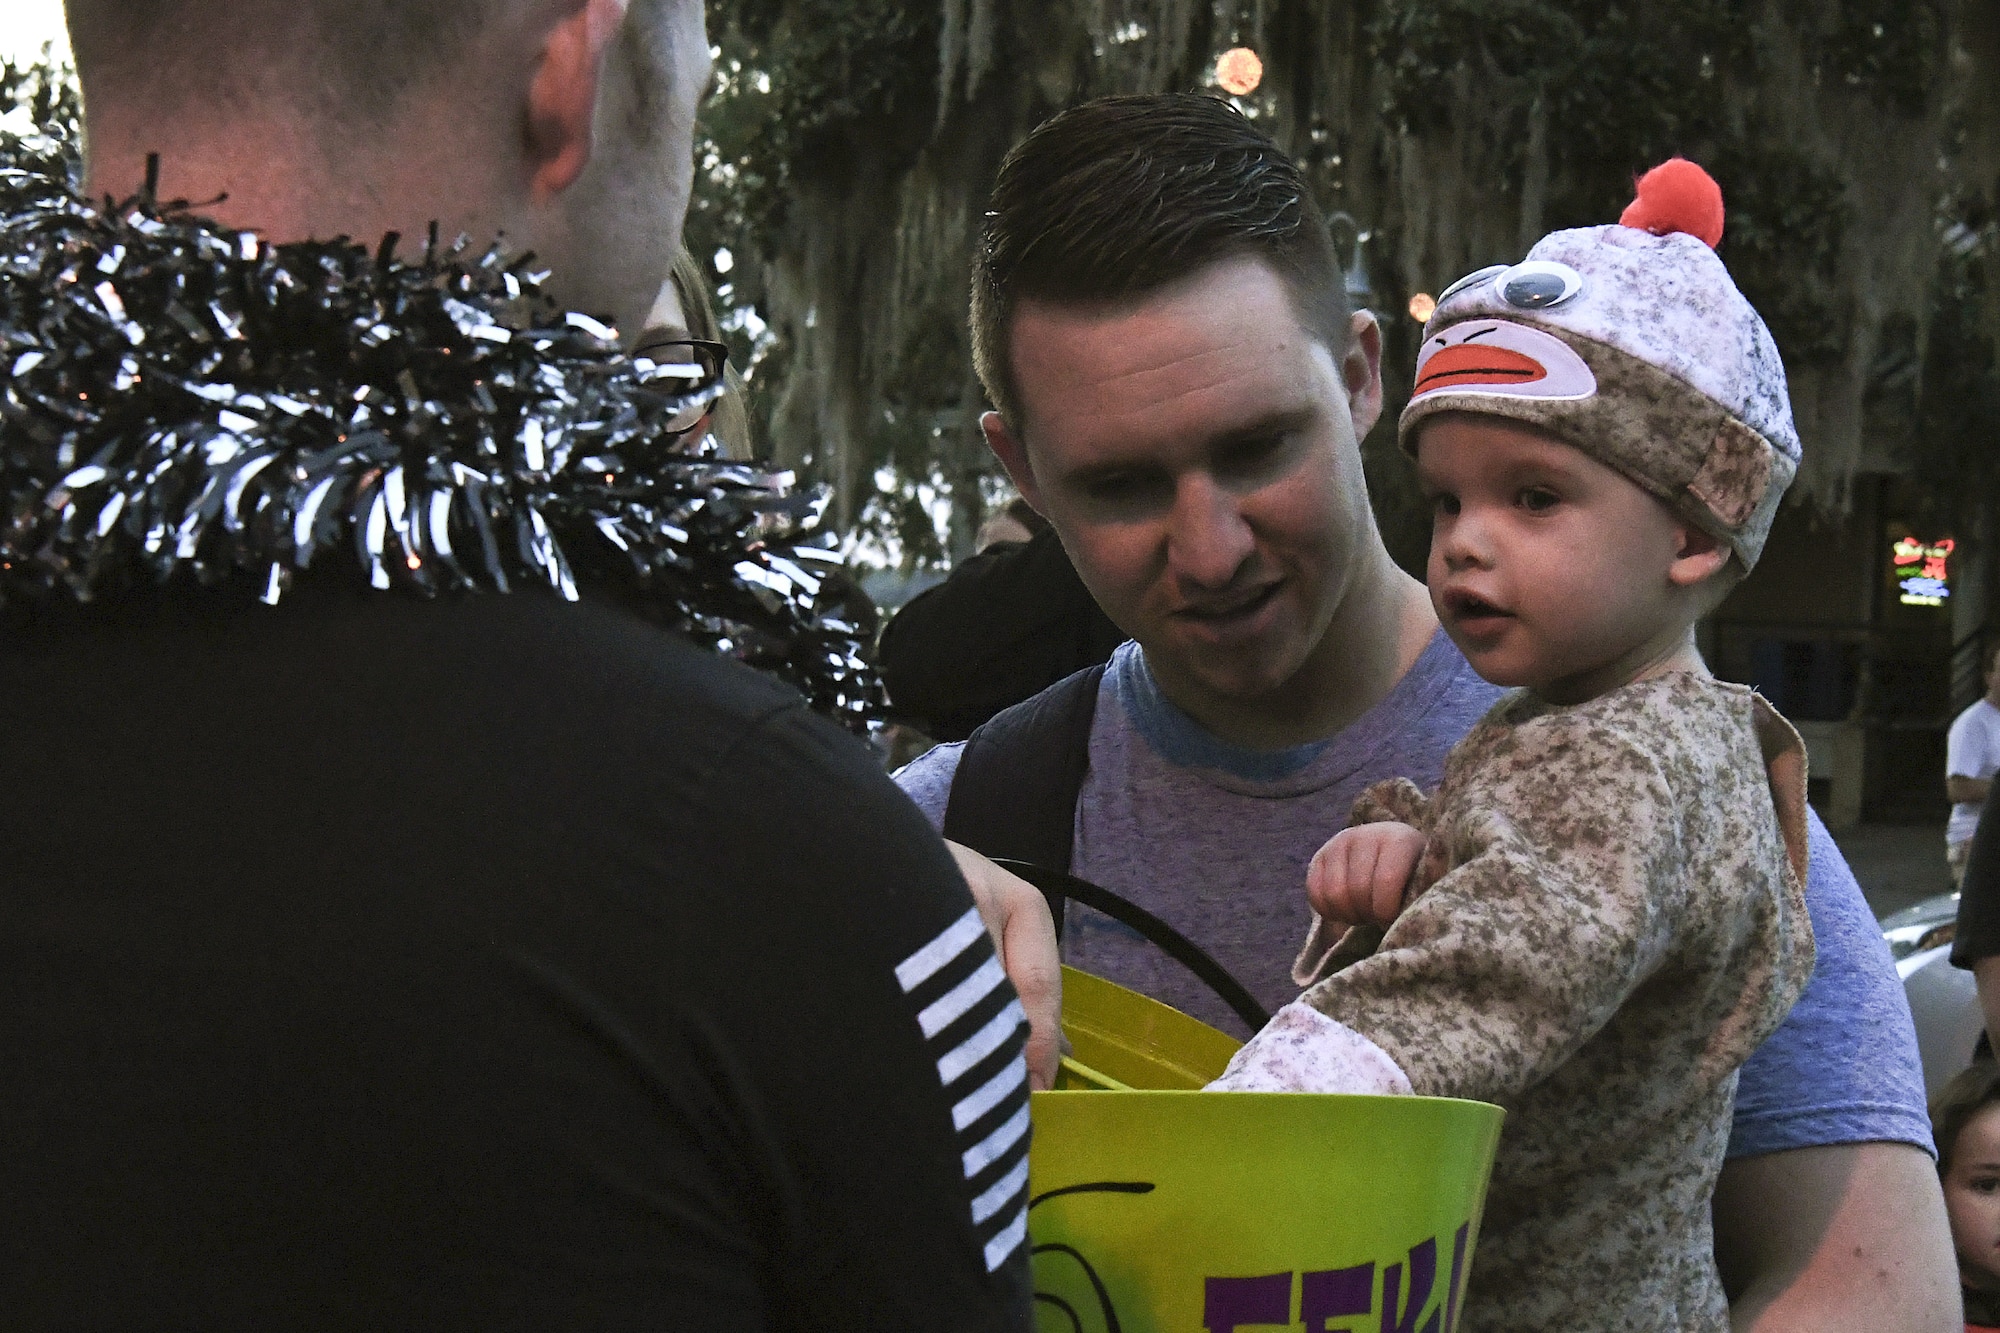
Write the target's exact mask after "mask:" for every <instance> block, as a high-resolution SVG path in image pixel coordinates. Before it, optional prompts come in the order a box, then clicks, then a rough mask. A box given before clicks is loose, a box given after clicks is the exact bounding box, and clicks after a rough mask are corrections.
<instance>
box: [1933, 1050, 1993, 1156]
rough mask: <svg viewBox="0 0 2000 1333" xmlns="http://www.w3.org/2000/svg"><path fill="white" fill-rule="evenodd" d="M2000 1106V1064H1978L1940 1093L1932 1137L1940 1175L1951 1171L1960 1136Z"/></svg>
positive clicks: (1935, 1101)
mask: <svg viewBox="0 0 2000 1333" xmlns="http://www.w3.org/2000/svg"><path fill="white" fill-rule="evenodd" d="M1996 1104H2000V1064H1996V1063H1994V1062H1993V1061H1991V1060H1978V1061H1975V1062H1974V1063H1973V1065H1972V1067H1971V1068H1970V1069H1964V1070H1961V1071H1959V1073H1958V1074H1957V1075H1956V1076H1955V1077H1954V1078H1953V1079H1952V1080H1951V1082H1949V1083H1947V1084H1945V1085H1944V1087H1943V1088H1942V1089H1940V1090H1939V1092H1938V1095H1937V1096H1936V1097H1935V1098H1933V1099H1932V1101H1931V1137H1932V1138H1933V1139H1934V1140H1936V1142H1937V1154H1938V1157H1937V1165H1938V1174H1939V1175H1940V1176H1942V1175H1944V1174H1945V1173H1946V1172H1948V1171H1950V1170H1951V1162H1952V1154H1953V1152H1954V1151H1955V1150H1956V1148H1957V1146H1958V1136H1959V1134H1960V1133H1961V1132H1962V1131H1963V1130H1964V1129H1965V1127H1966V1126H1967V1125H1968V1124H1970V1123H1971V1122H1972V1118H1973V1117H1974V1116H1976V1115H1978V1114H1979V1113H1980V1112H1981V1111H1983V1110H1985V1109H1986V1108H1987V1107H1989V1106H1993V1105H1996Z"/></svg>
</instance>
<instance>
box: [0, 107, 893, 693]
mask: <svg viewBox="0 0 2000 1333" xmlns="http://www.w3.org/2000/svg"><path fill="white" fill-rule="evenodd" d="M396 249H397V245H396V238H394V237H390V238H387V239H385V241H384V242H383V244H382V246H381V247H380V249H379V250H376V251H373V252H371V251H370V250H368V249H366V248H365V247H362V246H359V245H355V244H352V243H351V242H348V241H346V240H345V239H341V240H337V241H333V242H324V243H322V242H311V243H302V244H293V245H281V246H272V245H266V244H263V243H261V242H260V241H259V240H258V239H257V238H256V237H255V236H254V235H251V234H248V233H243V232H237V231H232V230H229V229H226V228H224V227H222V226H220V225H218V224H216V223H214V222H212V221H208V220H206V219H203V218H201V217H198V216H196V215H195V214H194V213H193V212H191V211H189V210H188V209H187V208H186V207H185V206H182V205H178V204H175V205H167V206H156V205H155V204H154V203H153V202H152V201H151V198H150V194H147V195H142V196H140V197H138V198H137V199H134V200H131V201H127V202H126V203H123V204H118V205H113V204H111V203H110V201H106V202H105V204H104V205H103V206H102V207H99V206H95V205H92V204H90V203H88V202H86V201H85V200H83V199H82V198H80V197H78V196H77V195H76V194H75V193H74V192H73V190H72V188H71V186H70V184H69V181H68V177H67V170H66V164H65V162H64V160H63V158H62V156H61V153H60V151H59V149H58V148H57V147H56V146H55V145H53V144H49V143H45V142H44V143H37V142H35V141H20V140H14V139H12V137H11V136H0V374H4V375H5V377H6V378H5V390H4V395H0V506H4V513H0V605H5V606H12V607H20V606H22V605H24V604H26V605H30V606H32V605H34V604H37V603H44V602H47V601H49V600H51V599H65V600H69V601H73V602H92V601H102V600H106V599H111V598H115V597H116V596H118V595H119V594H120V593H121V592H124V591H127V590H131V589H135V588H138V587H142V586H147V585H160V584H167V583H170V582H171V583H176V584H179V583H185V582H187V581H192V582H194V583H195V584H197V585H200V586H209V587H214V588H215V589H216V590H217V595H232V594H230V593H228V592H226V591H225V589H234V588H239V587H240V586H241V585H242V584H243V582H244V581H245V578H246V577H247V578H249V579H251V580H253V581H254V583H255V585H256V586H258V587H259V588H261V589H262V590H263V595H264V597H265V599H266V600H267V601H271V602H276V601H277V600H278V599H279V598H281V597H282V596H283V595H284V593H285V591H286V589H287V588H288V587H289V586H290V585H291V583H292V581H293V580H294V579H296V578H298V577H299V576H300V575H301V574H303V573H304V571H306V569H307V568H308V567H309V566H310V565H312V564H313V562H314V560H315V559H316V558H318V559H319V560H320V562H321V564H322V566H327V565H339V566H341V567H342V571H352V570H353V569H355V568H356V567H357V565H358V568H359V570H360V574H359V577H362V578H365V579H367V580H368V581H370V582H372V583H373V584H374V585H375V586H376V587H378V588H383V589H394V590H400V591H402V592H404V593H408V594H416V595H420V596H426V597H429V596H438V595H443V594H455V593H463V592H469V591H474V590H484V591H491V592H507V591H509V590H512V589H516V588H519V587H520V586H521V585H523V584H533V583H544V584H546V585H548V586H549V587H550V588H552V589H553V590H554V591H555V592H556V593H558V594H559V595H561V596H563V597H565V598H569V599H571V600H574V599H575V598H576V597H577V596H578V587H579V585H596V586H605V587H607V588H608V589H609V590H610V591H612V592H613V593H614V594H615V595H619V596H621V597H623V598H625V599H626V600H628V601H630V602H632V603H634V604H637V605H639V606H641V607H642V608H644V609H645V610H646V612H647V613H648V614H649V615H651V616H652V617H653V618H654V619H656V620H658V621H659V622H660V623H662V624H664V625H666V626H668V627H670V628H672V629H675V630H678V631H679V632H681V633H683V634H686V635H688V636H689V637H691V638H693V639H695V640H696V641H698V642H700V643H703V644H705V645H707V646H710V647H712V648H714V649H715V650H716V651H718V652H721V653H724V654H726V655H729V656H731V657H735V658H737V659H739V660H741V661H743V662H745V663H747V664H749V665H750V666H753V667H757V668H759V669H761V670H764V671H767V672H770V673H772V674H774V675H777V676H779V677H781V678H783V679H784V680H786V681H788V682H790V683H791V684H793V685H794V686H796V687H797V688H798V689H799V690H800V691H802V692H803V693H804V694H805V696H806V698H807V699H808V701H809V702H810V703H811V704H812V705H813V706H814V707H815V708H817V709H819V710H820V711H822V712H825V713H828V714H831V715H833V716H835V717H837V718H839V719H840V720H842V721H843V722H845V723H846V724H848V725H849V726H853V727H857V728H859V727H863V726H865V725H866V723H867V722H868V721H869V720H870V719H871V718H873V717H874V716H876V715H877V714H878V712H879V709H880V704H881V698H882V695H881V688H880V685H879V684H878V682H877V678H876V676H875V674H874V671H873V669H872V667H870V666H869V665H867V663H866V662H865V661H864V643H863V631H862V628H861V627H860V626H858V625H857V624H855V623H854V622H853V620H852V619H850V618H849V616H848V613H847V610H846V607H845V605H844V604H843V602H842V600H841V598H842V596H843V595H844V593H845V592H846V591H847V590H849V589H851V585H850V584H849V583H848V582H847V581H846V579H845V577H844V574H843V573H842V571H841V570H840V569H839V568H838V557H837V556H835V555H834V554H833V553H832V552H830V551H826V550H823V549H817V548H814V547H812V546H809V545H806V544H804V537H805V534H807V533H808V532H810V530H811V529H812V527H813V526H814V525H815V524H816V523H817V520H818V516H819V507H820V502H819V501H817V500H816V499H815V498H814V497H811V496H804V495H798V494H793V493H791V492H790V489H789V487H790V481H791V479H790V478H789V476H786V475H782V474H781V475H776V476H774V475H769V474H766V473H762V472H759V471H757V470H756V469H754V468H751V467H746V466H742V465H738V464H733V463H730V462H727V461H725V460H722V459H720V458H717V457H714V456H712V455H705V454H704V453H703V452H701V451H700V450H698V449H691V448H685V447H679V446H674V445H670V444H666V443H663V442H662V441H661V428H662V426H663V425H664V424H665V423H666V422H667V421H668V420H670V419H671V418H672V416H673V415H674V413H675V412H676V411H678V410H680V409H681V408H682V407H683V406H684V405H686V403H687V402H688V399H687V398H686V397H684V396H682V397H676V396H675V395H674V394H673V393H672V392H669V391H666V390H663V389H657V388H650V387H648V386H647V384H646V383H645V379H644V372H645V369H646V367H645V365H644V363H643V362H640V363H637V364H636V365H635V363H634V361H632V360H631V359H630V358H628V357H626V356H625V355H624V354H623V353H622V352H621V351H620V350H619V348H618V346H617V344H616V341H615V339H614V337H613V335H612V333H611V331H610V330H609V329H606V328H604V327H603V326H602V325H600V324H598V323H596V322H595V321H593V320H590V319H588V318H585V317H583V316H580V315H574V314H570V315H564V314H561V313H560V312H558V311H557V309H556V307H555V306H554V304H553V303H552V302H551V301H550V300H549V299H548V298H546V297H545V296H544V295H543V294H542V292H541V290H540V282H539V277H538V275H536V274H533V273H531V272H529V271H528V270H527V266H526V263H525V262H524V261H522V260H510V259H509V258H507V257H506V256H505V255H504V254H503V253H502V252H501V251H500V250H498V249H497V248H496V249H494V250H490V251H487V252H485V253H480V252H477V251H472V250H468V249H466V247H465V244H464V242H462V241H461V242H460V243H459V244H458V245H457V246H454V247H451V248H449V249H440V248H439V246H438V244H437V239H436V237H435V236H433V237H432V238H431V240H430V243H429V244H428V245H427V246H425V247H423V253H422V254H421V255H420V256H417V257H415V258H412V259H408V260H404V259H399V258H397V257H396V253H395V252H396ZM718 391H719V390H718ZM342 546H344V547H345V548H346V549H347V550H348V551H351V552H352V556H351V558H345V559H343V558H340V557H341V556H343V555H344V554H345V553H344V552H341V551H338V550H336V549H335V548H338V547H342ZM322 572H325V571H322ZM327 576H342V577H354V576H355V575H353V574H352V573H351V572H340V573H338V574H337V575H336V574H328V575H327ZM233 595H242V594H240V593H237V594H233Z"/></svg>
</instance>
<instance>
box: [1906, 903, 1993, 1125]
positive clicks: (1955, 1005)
mask: <svg viewBox="0 0 2000 1333" xmlns="http://www.w3.org/2000/svg"><path fill="white" fill-rule="evenodd" d="M1957 926H1958V895H1957V894H1955V893H1941V894H1939V895H1938V896H1937V897H1935V898H1926V899H1925V900H1924V901H1923V902H1920V903H1918V904H1916V905H1915V906H1914V907H1907V908H1904V909H1903V910H1902V911H1900V912H1897V913H1895V914H1894V915H1892V916H1888V917H1884V918H1883V920H1882V938H1883V939H1884V940H1886V941H1887V942H1888V945H1889V953H1890V955H1891V956H1892V957H1894V958H1895V960H1896V975H1897V976H1899V977H1901V978H1902V979H1903V993H1904V994H1905V995H1907V996H1908V997H1909V1000H1910V1017H1911V1018H1912V1019H1913V1020H1915V1022H1916V1025H1917V1050H1918V1052H1919V1053H1920V1054H1921V1055H1922V1057H1923V1062H1924V1092H1925V1094H1926V1095H1927V1096H1932V1097H1935V1096H1936V1095H1937V1093H1938V1090H1939V1089H1940V1088H1942V1087H1943V1086H1944V1084H1945V1082H1946V1081H1947V1080H1948V1079H1950V1078H1951V1076H1952V1075H1954V1074H1956V1073H1957V1072H1958V1071H1959V1070H1961V1069H1963V1068H1965V1067H1966V1066H1967V1065H1969V1064H1971V1063H1972V1053H1973V1051H1974V1050H1975V1049H1977V1047H1978V1045H1979V1039H1980V1036H1981V1035H1982V1034H1983V1033H1984V1032H1985V1030H1986V1018H1985V1015H1984V1014H1982V1013H1981V1012H1980V1009H1979V991H1978V989H1977V988H1976V987H1975V986H1974V985H1973V982H1972V973H1970V972H1967V971H1964V970H1962V969H1960V968H1956V967H1953V966H1952V965H1951V941H1952V936H1953V934H1954V933H1955V931H1956V929H1957Z"/></svg>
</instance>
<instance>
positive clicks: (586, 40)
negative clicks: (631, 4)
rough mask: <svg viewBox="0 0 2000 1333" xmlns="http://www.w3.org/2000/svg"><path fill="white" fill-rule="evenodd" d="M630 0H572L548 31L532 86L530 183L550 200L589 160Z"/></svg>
mask: <svg viewBox="0 0 2000 1333" xmlns="http://www.w3.org/2000/svg"><path fill="white" fill-rule="evenodd" d="M627 3H628V0H567V3H566V4H565V5H564V6H563V8H562V12H561V15H560V16H559V17H558V18H557V19H556V21H555V22H554V23H553V24H552V25H551V26H550V27H549V29H548V31H547V32H546V33H545V34H544V35H543V38H542V48H541V53H540V55H538V56H537V57H536V60H535V76H534V79H533V81H532V82H530V83H529V85H528V123H527V152H528V170H529V187H530V189H531V191H532V193H533V197H534V201H535V203H536V204H546V203H548V202H549V201H550V200H551V199H553V198H555V197H556V196H557V195H559V194H561V193H562V192H563V191H564V190H567V189H568V188H569V187H570V186H572V185H574V184H576V181H577V178H578V177H579V176H581V175H583V169H584V168H585V167H586V166H588V165H590V154H591V149H592V147H593V131H594V128H595V124H596V120H597V94H598V90H599V89H600V88H601V87H602V86H603V82H604V60H605V56H606V53H607V52H609V51H610V49H611V43H612V40H613V39H614V38H615V37H616V36H617V35H618V29H619V27H620V26H621V25H623V23H624V22H625V9H626V5H627Z"/></svg>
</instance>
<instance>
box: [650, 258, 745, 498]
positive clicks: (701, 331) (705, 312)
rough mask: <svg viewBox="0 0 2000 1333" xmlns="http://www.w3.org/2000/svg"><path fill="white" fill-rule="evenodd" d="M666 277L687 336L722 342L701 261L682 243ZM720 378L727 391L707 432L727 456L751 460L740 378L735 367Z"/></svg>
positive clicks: (725, 369) (726, 370)
mask: <svg viewBox="0 0 2000 1333" xmlns="http://www.w3.org/2000/svg"><path fill="white" fill-rule="evenodd" d="M668 278H669V280H670V281H671V282H672V283H673V284H674V295H676V296H678V297H679V298H680V303H681V318H682V319H684V320H686V321H687V331H688V337H690V338H700V339H702V340H704V341H706V342H717V343H719V342H722V341H724V339H723V336H722V325H721V324H720V323H719V322H718V321H717V320H716V318H715V306H714V305H713V303H712V302H711V300H710V298H709V291H708V278H707V276H706V275H705V274H704V273H703V272H702V271H701V261H700V260H698V259H696V258H695V257H694V252H693V251H691V250H689V249H688V248H687V245H686V244H685V243H683V244H682V245H681V248H680V252H679V253H678V254H676V255H675V256H674V266H673V269H672V270H671V271H670V272H669V274H668ZM722 376H723V382H724V383H725V384H727V385H728V386H729V392H728V393H726V394H724V395H723V396H722V398H721V400H720V401H718V402H717V403H716V405H715V414H714V415H713V416H711V417H710V418H709V422H708V429H709V433H710V434H711V435H713V436H715V438H716V440H717V441H718V442H719V443H720V444H721V445H722V452H723V453H724V454H725V455H726V456H728V457H730V458H734V459H750V458H753V457H755V456H756V452H757V451H756V448H755V445H754V442H753V441H752V440H751V438H750V409H749V405H748V404H746V403H745V402H744V401H743V397H744V392H745V388H746V386H745V385H744V382H743V377H742V376H741V375H739V374H737V373H736V367H735V366H734V365H728V366H725V367H724V368H723V372H722Z"/></svg>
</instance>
